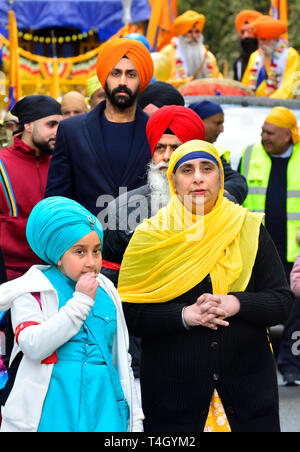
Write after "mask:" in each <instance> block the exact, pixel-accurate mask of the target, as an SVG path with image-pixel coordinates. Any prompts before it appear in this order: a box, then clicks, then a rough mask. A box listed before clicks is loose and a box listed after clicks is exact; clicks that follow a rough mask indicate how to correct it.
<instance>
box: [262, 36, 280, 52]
mask: <svg viewBox="0 0 300 452" xmlns="http://www.w3.org/2000/svg"><path fill="white" fill-rule="evenodd" d="M277 45H278V41H277V40H271V41H270V42H269V44H268V45H262V46H261V49H262V51H263V52H264V54H265V55H267V56H272V54H273V53H274V52H275V50H276V48H277Z"/></svg>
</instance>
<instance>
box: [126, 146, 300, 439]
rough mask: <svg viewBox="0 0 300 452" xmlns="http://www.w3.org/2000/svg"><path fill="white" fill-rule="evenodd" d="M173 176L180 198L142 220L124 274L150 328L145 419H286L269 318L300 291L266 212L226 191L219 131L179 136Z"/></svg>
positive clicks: (156, 424)
mask: <svg viewBox="0 0 300 452" xmlns="http://www.w3.org/2000/svg"><path fill="white" fill-rule="evenodd" d="M167 177H168V180H169V185H170V193H171V201H170V203H169V204H168V205H167V206H166V207H164V208H162V209H160V210H159V211H158V213H157V215H156V216H154V217H152V218H150V219H147V220H144V221H143V223H142V224H141V225H139V226H138V227H137V228H136V230H135V233H134V235H133V237H132V239H131V241H130V243H129V245H128V248H127V249H126V252H125V254H124V258H123V261H122V265H121V269H120V275H119V283H118V291H119V293H120V297H121V300H122V302H123V309H124V314H125V318H126V322H127V325H128V329H129V332H130V333H131V334H134V335H135V336H138V337H141V338H142V361H141V389H142V401H143V410H144V414H145V421H144V429H145V431H147V432H150V431H151V432H162V431H172V432H174V431H178V432H189V431H190V432H192V431H194V432H195V431H198V432H200V431H203V430H204V431H224V432H227V431H233V432H238V431H242V432H250V431H251V432H254V431H257V432H258V431H265V432H266V431H270V432H276V431H279V430H280V425H279V410H278V388H277V376H276V367H275V361H274V356H273V353H272V350H271V347H270V344H269V339H268V334H267V328H268V327H269V326H271V325H275V324H277V323H278V322H281V321H284V320H285V319H286V318H287V317H288V315H289V312H290V310H291V307H292V304H293V301H294V296H293V293H292V292H291V291H290V289H289V287H288V284H287V281H286V277H285V273H284V270H283V267H282V263H281V262H280V259H279V258H278V255H277V252H276V249H275V246H274V244H273V242H272V240H271V239H270V236H269V235H268V233H267V232H266V230H265V229H264V227H263V226H262V224H261V223H262V219H263V215H262V214H257V213H250V212H249V211H248V209H245V208H243V207H242V206H240V205H238V204H234V203H232V202H231V201H229V200H228V199H226V198H224V197H223V187H224V175H223V168H222V162H221V160H220V157H219V155H218V152H217V150H216V149H215V148H214V146H213V145H212V144H210V143H207V142H204V141H200V140H192V141H189V142H187V143H185V144H183V145H181V146H180V147H179V148H177V149H176V151H175V152H173V154H172V156H171V159H170V163H169V168H168V172H167ZM246 350H247V353H246Z"/></svg>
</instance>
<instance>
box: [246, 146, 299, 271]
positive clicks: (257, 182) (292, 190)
mask: <svg viewBox="0 0 300 452" xmlns="http://www.w3.org/2000/svg"><path fill="white" fill-rule="evenodd" d="M271 167H272V160H271V158H270V156H269V155H268V153H267V152H266V151H265V149H264V147H263V145H262V144H261V143H257V144H254V145H250V146H248V147H247V148H245V149H244V151H243V154H242V159H241V168H240V171H241V174H243V175H244V176H245V178H246V179H247V183H248V196H247V198H246V199H245V201H244V204H243V205H244V206H245V207H247V208H248V209H249V210H251V211H254V212H265V206H266V195H267V189H268V184H269V178H270V172H271ZM286 208H287V261H288V262H294V261H295V259H296V256H297V254H298V251H299V246H298V245H297V242H296V235H297V232H298V230H299V228H300V142H299V143H297V144H296V145H295V146H294V147H293V153H292V155H291V158H290V159H289V163H288V167H287V206H286Z"/></svg>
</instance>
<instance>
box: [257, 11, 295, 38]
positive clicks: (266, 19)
mask: <svg viewBox="0 0 300 452" xmlns="http://www.w3.org/2000/svg"><path fill="white" fill-rule="evenodd" d="M250 27H251V29H253V30H254V31H255V34H256V36H257V37H258V38H261V39H278V38H279V37H280V36H281V35H282V34H283V33H285V32H286V31H287V24H286V23H285V22H282V20H277V19H274V18H273V17H270V16H260V17H259V18H258V19H256V20H254V21H253V22H251V25H250Z"/></svg>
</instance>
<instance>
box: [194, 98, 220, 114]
mask: <svg viewBox="0 0 300 452" xmlns="http://www.w3.org/2000/svg"><path fill="white" fill-rule="evenodd" d="M189 108H191V109H192V110H194V112H196V113H197V115H198V116H200V118H201V119H206V118H210V117H211V116H214V115H218V114H219V113H224V111H223V110H222V108H221V106H220V105H219V104H217V102H211V101H209V100H203V101H202V102H194V103H193V104H191V105H189Z"/></svg>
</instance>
